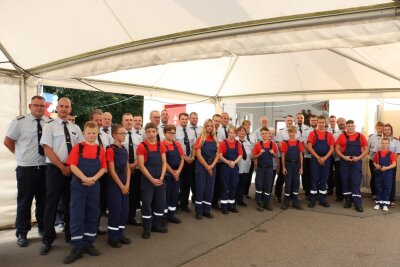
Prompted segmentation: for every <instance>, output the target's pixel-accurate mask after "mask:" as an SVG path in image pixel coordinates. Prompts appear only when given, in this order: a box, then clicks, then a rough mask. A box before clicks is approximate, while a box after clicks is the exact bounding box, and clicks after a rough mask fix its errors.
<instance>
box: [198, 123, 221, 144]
mask: <svg viewBox="0 0 400 267" xmlns="http://www.w3.org/2000/svg"><path fill="white" fill-rule="evenodd" d="M209 123H211V125H212V127H213V130H212V132H211V136H212V137H213V139H214V141H215V143H216V144H217V146H218V139H217V134H216V132H215V126H214V123H213V121H212V120H211V119H207V120H206V121H205V122H204V124H203V128H202V129H201V134H200V144H201V146H203V144H204V142H205V141H206V138H207V135H208V133H207V130H206V128H207V125H208V124H209Z"/></svg>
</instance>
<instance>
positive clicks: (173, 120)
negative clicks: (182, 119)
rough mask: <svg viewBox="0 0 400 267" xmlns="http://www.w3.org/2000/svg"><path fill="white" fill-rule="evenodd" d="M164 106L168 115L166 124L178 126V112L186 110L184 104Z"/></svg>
mask: <svg viewBox="0 0 400 267" xmlns="http://www.w3.org/2000/svg"><path fill="white" fill-rule="evenodd" d="M164 108H165V109H166V110H167V111H168V115H169V120H168V124H172V125H175V126H178V125H179V114H180V113H182V112H186V104H171V105H165V106H164Z"/></svg>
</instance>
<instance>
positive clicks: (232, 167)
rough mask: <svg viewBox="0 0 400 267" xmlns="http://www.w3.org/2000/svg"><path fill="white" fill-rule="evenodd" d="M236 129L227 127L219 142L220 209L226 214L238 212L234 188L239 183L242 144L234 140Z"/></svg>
mask: <svg viewBox="0 0 400 267" xmlns="http://www.w3.org/2000/svg"><path fill="white" fill-rule="evenodd" d="M236 135H237V129H236V128H235V127H229V128H228V138H227V139H225V140H223V141H222V142H221V143H220V144H219V159H220V160H221V161H222V163H223V164H222V166H221V211H222V213H223V214H228V213H229V211H230V212H233V213H238V212H239V211H238V209H237V208H236V189H237V185H238V183H239V166H238V165H237V163H238V162H239V161H240V160H241V159H242V155H243V149H242V144H241V143H240V142H239V141H238V140H236V139H235V138H236Z"/></svg>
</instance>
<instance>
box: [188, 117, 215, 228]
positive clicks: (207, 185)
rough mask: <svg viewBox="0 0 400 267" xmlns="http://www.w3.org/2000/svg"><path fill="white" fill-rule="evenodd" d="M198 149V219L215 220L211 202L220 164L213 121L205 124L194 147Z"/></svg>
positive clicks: (207, 121) (196, 201)
mask: <svg viewBox="0 0 400 267" xmlns="http://www.w3.org/2000/svg"><path fill="white" fill-rule="evenodd" d="M194 149H196V157H197V161H196V172H195V181H196V200H195V208H196V219H198V220H201V219H203V216H204V217H207V218H210V219H211V218H214V215H213V214H212V213H211V202H212V197H213V193H214V192H213V191H214V183H215V169H216V168H215V165H216V164H217V162H218V140H217V136H216V133H215V127H214V124H213V121H212V120H211V119H208V120H206V121H205V122H204V125H203V128H202V129H201V135H200V137H199V138H198V139H197V141H196V144H195V145H194Z"/></svg>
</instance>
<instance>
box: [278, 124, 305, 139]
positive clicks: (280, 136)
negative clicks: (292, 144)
mask: <svg viewBox="0 0 400 267" xmlns="http://www.w3.org/2000/svg"><path fill="white" fill-rule="evenodd" d="M296 139H297V140H299V141H302V140H300V132H299V131H297V134H296ZM285 140H289V134H288V128H287V127H285V128H282V129H279V131H278V132H277V133H276V136H275V141H276V142H282V141H285Z"/></svg>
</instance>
